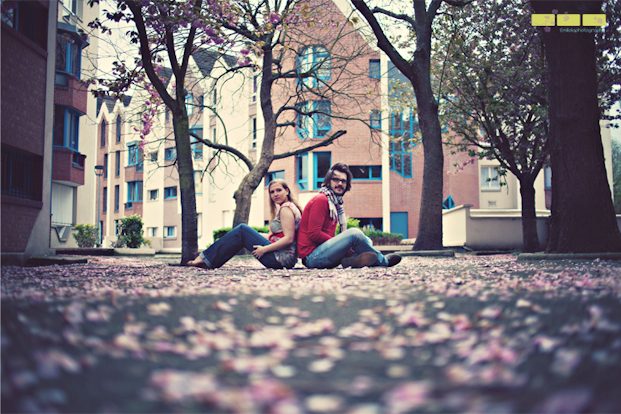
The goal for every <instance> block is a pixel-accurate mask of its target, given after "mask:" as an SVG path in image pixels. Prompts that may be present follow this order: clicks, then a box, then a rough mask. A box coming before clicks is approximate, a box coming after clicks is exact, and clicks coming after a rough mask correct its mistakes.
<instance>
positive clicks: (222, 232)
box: [213, 226, 270, 242]
mask: <svg viewBox="0 0 621 414" xmlns="http://www.w3.org/2000/svg"><path fill="white" fill-rule="evenodd" d="M250 227H252V228H253V229H255V230H256V231H258V232H259V233H269V232H270V228H269V226H263V227H255V226H250ZM231 229H232V228H231V227H224V228H222V229H218V230H214V231H213V241H214V242H216V241H217V240H218V239H220V238H221V237H222V236H224V235H225V234H226V233H228V232H229V231H231Z"/></svg>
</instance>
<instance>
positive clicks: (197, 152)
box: [190, 128, 203, 160]
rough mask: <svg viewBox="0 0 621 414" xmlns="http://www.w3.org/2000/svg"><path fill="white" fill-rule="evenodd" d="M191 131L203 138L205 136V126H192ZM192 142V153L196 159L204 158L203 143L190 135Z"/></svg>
mask: <svg viewBox="0 0 621 414" xmlns="http://www.w3.org/2000/svg"><path fill="white" fill-rule="evenodd" d="M190 132H192V133H194V134H196V135H198V136H199V137H200V138H201V139H202V138H203V128H190ZM190 142H192V155H193V156H194V159H195V160H202V159H203V143H202V142H198V141H197V139H196V138H194V137H193V136H190Z"/></svg>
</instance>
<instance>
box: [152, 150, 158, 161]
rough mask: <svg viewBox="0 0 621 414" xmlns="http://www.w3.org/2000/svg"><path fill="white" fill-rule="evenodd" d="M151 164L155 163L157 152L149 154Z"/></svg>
mask: <svg viewBox="0 0 621 414" xmlns="http://www.w3.org/2000/svg"><path fill="white" fill-rule="evenodd" d="M151 162H157V151H153V152H152V153H151Z"/></svg>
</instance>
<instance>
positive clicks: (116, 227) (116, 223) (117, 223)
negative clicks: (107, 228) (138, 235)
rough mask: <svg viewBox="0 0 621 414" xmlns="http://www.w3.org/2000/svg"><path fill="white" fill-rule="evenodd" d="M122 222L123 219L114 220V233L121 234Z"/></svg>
mask: <svg viewBox="0 0 621 414" xmlns="http://www.w3.org/2000/svg"><path fill="white" fill-rule="evenodd" d="M120 224H121V220H114V235H115V236H118V235H119V225H120Z"/></svg>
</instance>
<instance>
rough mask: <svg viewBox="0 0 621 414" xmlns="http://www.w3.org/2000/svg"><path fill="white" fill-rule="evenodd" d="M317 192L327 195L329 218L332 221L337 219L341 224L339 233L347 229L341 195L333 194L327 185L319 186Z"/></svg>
mask: <svg viewBox="0 0 621 414" xmlns="http://www.w3.org/2000/svg"><path fill="white" fill-rule="evenodd" d="M319 193H321V194H325V195H326V197H328V205H329V208H330V218H331V219H332V221H338V223H339V224H340V225H341V233H342V232H344V231H345V230H347V216H346V215H345V209H344V208H343V197H342V196H337V195H336V194H334V191H332V189H331V188H329V187H321V188H320V189H319Z"/></svg>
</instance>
